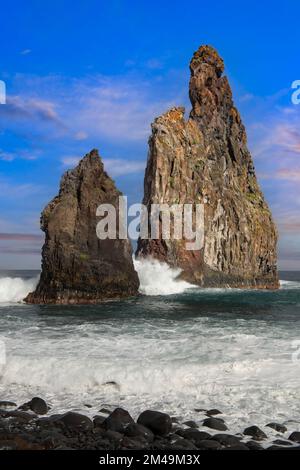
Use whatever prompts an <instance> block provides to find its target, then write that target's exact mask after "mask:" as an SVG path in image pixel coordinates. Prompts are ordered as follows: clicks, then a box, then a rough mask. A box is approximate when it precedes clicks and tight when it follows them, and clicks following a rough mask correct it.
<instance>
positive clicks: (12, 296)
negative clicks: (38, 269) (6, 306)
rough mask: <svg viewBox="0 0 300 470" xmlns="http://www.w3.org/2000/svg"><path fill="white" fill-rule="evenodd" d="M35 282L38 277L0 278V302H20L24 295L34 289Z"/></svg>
mask: <svg viewBox="0 0 300 470" xmlns="http://www.w3.org/2000/svg"><path fill="white" fill-rule="evenodd" d="M37 282H38V278H32V279H22V278H20V277H2V278H0V303H16V302H22V301H23V299H24V298H25V297H26V295H27V294H29V292H31V291H33V290H34V289H35V287H36V285H37Z"/></svg>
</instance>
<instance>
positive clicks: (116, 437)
mask: <svg viewBox="0 0 300 470" xmlns="http://www.w3.org/2000/svg"><path fill="white" fill-rule="evenodd" d="M104 437H105V438H106V439H108V440H109V441H116V442H120V441H121V440H122V439H123V434H121V433H120V432H117V431H111V430H108V431H106V433H105V434H104Z"/></svg>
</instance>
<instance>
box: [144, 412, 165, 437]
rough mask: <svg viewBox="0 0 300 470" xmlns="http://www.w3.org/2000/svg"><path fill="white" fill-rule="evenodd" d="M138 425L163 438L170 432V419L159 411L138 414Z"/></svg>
mask: <svg viewBox="0 0 300 470" xmlns="http://www.w3.org/2000/svg"><path fill="white" fill-rule="evenodd" d="M137 422H138V424H142V425H143V426H145V427H146V428H149V429H151V431H152V432H153V433H154V434H158V435H160V436H164V435H165V434H169V433H170V432H171V430H172V420H171V417H170V416H169V415H168V414H166V413H161V412H159V411H152V410H147V411H144V412H143V413H142V414H140V416H139V418H138V420H137Z"/></svg>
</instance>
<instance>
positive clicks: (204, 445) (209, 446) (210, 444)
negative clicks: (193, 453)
mask: <svg viewBox="0 0 300 470" xmlns="http://www.w3.org/2000/svg"><path fill="white" fill-rule="evenodd" d="M197 448H198V449H200V450H219V449H222V445H221V444H220V442H218V441H214V440H213V439H209V440H208V441H207V440H203V441H200V442H198V443H197Z"/></svg>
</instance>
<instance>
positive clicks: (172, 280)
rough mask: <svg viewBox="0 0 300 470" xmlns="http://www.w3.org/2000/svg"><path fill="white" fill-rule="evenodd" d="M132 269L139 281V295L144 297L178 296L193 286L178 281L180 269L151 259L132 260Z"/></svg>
mask: <svg viewBox="0 0 300 470" xmlns="http://www.w3.org/2000/svg"><path fill="white" fill-rule="evenodd" d="M133 262H134V267H135V269H136V271H137V273H138V276H139V280H140V293H141V294H144V295H172V294H180V293H182V292H184V291H185V290H187V289H191V288H193V287H195V286H193V285H192V284H189V283H188V282H186V281H183V280H180V279H178V277H179V275H180V273H181V269H174V268H171V267H170V266H169V265H168V264H167V263H163V262H160V261H158V260H155V259H153V258H144V259H142V258H140V259H134V260H133Z"/></svg>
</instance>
